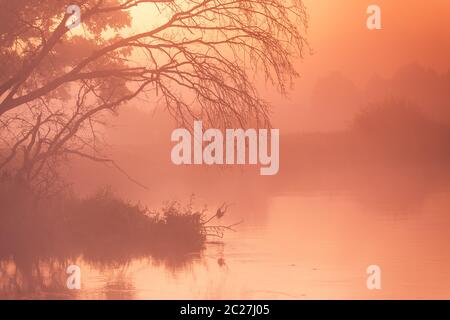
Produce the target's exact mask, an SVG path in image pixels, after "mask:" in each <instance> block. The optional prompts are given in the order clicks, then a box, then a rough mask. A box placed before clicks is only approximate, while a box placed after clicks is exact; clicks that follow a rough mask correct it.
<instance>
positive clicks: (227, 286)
mask: <svg viewBox="0 0 450 320" xmlns="http://www.w3.org/2000/svg"><path fill="white" fill-rule="evenodd" d="M449 196H450V193H447V192H442V193H434V194H430V195H428V196H427V197H426V199H425V200H423V201H421V202H420V204H415V205H414V206H412V207H411V208H406V209H405V208H398V207H399V206H398V205H397V204H395V203H393V202H392V201H391V202H389V201H388V202H380V203H373V202H372V203H370V205H368V204H367V201H359V200H356V199H355V198H354V197H352V196H350V195H345V194H342V193H340V194H339V193H336V194H333V193H328V194H327V195H321V196H317V195H305V194H289V195H278V196H272V197H270V198H269V199H268V201H267V210H266V213H265V215H264V218H263V219H261V218H258V219H252V218H248V219H245V218H244V219H245V220H244V223H243V224H241V225H240V226H239V227H237V232H236V233H233V232H231V233H228V234H227V235H226V237H225V239H223V240H221V241H217V242H216V241H211V242H209V243H208V244H207V247H206V249H205V251H204V252H202V254H201V256H199V257H194V258H193V260H192V261H191V262H190V263H188V264H186V265H185V266H179V267H168V266H167V265H166V264H163V263H155V262H154V261H152V260H151V259H150V258H149V259H145V260H135V261H132V262H131V263H129V264H127V265H125V266H124V265H121V266H117V267H111V266H110V267H101V268H100V267H98V268H97V267H94V266H90V265H89V264H86V263H84V262H83V261H82V259H79V260H78V261H76V263H78V264H79V265H80V266H81V269H82V289H81V290H80V291H78V292H76V293H74V292H69V291H68V290H64V289H55V290H53V291H49V292H41V293H40V296H41V297H57V298H82V299H84V298H95V299H96V298H100V299H104V298H114V299H209V298H211V299H241V298H242V299H316V298H321V299H323V298H325V299H347V298H437V299H440V298H447V299H448V298H450V250H448V248H447V247H448V245H449V244H450V214H449V209H450V197H449ZM240 217H244V214H243V213H242V212H240V208H239V207H238V206H236V208H235V209H234V213H233V216H231V217H229V219H230V221H231V220H233V219H234V220H235V219H239V218H240ZM235 221H236V220H235ZM212 240H214V239H212ZM373 264H376V265H379V266H380V267H381V270H382V290H379V291H369V290H368V289H367V288H366V277H367V275H366V268H367V267H368V266H369V265H373ZM33 296H36V295H31V294H27V293H26V292H24V293H23V295H22V297H33Z"/></svg>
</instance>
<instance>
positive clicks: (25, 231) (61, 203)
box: [0, 178, 207, 263]
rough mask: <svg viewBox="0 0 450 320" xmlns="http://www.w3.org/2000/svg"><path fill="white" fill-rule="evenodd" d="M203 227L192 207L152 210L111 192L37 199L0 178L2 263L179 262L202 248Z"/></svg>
mask: <svg viewBox="0 0 450 320" xmlns="http://www.w3.org/2000/svg"><path fill="white" fill-rule="evenodd" d="M206 229H207V227H206V226H205V225H204V217H203V214H202V213H200V212H194V210H193V209H192V207H191V206H187V207H186V208H183V207H181V206H180V205H178V204H176V203H172V204H169V205H166V206H165V207H164V208H163V209H161V210H159V211H150V210H148V209H146V208H144V207H142V206H140V205H135V204H131V203H128V202H125V201H123V200H121V199H119V198H118V197H116V196H115V195H114V194H113V193H111V192H109V191H101V192H98V193H97V194H95V195H94V196H91V197H88V198H85V199H79V198H77V197H74V196H69V195H64V196H63V195H59V196H58V197H49V198H38V197H36V195H35V194H34V193H33V192H32V190H31V189H29V188H27V187H26V186H24V185H22V184H20V183H17V182H14V181H11V180H10V179H7V178H2V179H1V180H0V259H10V258H13V259H16V260H17V259H27V260H28V259H29V260H34V258H36V259H42V258H45V257H52V258H53V257H56V258H61V259H67V258H71V257H78V256H81V255H82V256H83V258H84V259H86V260H89V261H91V262H98V263H114V262H119V263H120V262H125V261H128V260H129V259H131V258H135V257H140V256H148V255H151V256H153V257H155V258H161V259H165V258H168V259H170V258H173V259H174V260H179V259H181V258H180V257H184V256H187V255H189V254H190V253H192V252H198V251H199V250H201V249H202V248H203V245H204V242H205V239H206Z"/></svg>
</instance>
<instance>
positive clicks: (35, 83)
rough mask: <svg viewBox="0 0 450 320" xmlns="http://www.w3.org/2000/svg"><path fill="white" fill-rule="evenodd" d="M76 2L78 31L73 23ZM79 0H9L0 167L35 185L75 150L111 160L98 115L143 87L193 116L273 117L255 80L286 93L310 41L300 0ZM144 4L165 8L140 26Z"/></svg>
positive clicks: (2, 24)
mask: <svg viewBox="0 0 450 320" xmlns="http://www.w3.org/2000/svg"><path fill="white" fill-rule="evenodd" d="M73 2H74V3H76V4H77V5H78V6H79V7H80V8H81V22H82V25H81V31H80V30H79V31H72V30H69V29H68V28H67V27H66V24H67V21H68V19H69V18H70V14H67V13H66V7H67V6H68V5H69V4H72V3H73ZM73 2H72V1H61V0H46V1H42V0H15V1H6V0H0V9H1V11H0V61H1V62H2V63H1V65H0V170H3V171H4V170H6V169H9V170H10V171H11V172H14V174H15V175H16V176H18V177H20V178H21V179H24V180H26V181H30V182H31V181H33V183H35V184H36V185H49V183H51V182H52V181H53V179H56V177H57V176H56V172H57V171H56V170H55V168H56V167H57V164H58V163H59V162H60V161H61V160H62V159H65V158H66V157H68V156H70V155H78V156H82V157H86V158H89V159H92V160H96V161H104V162H109V163H113V164H114V162H113V161H112V160H110V159H107V158H105V157H103V156H101V153H100V146H101V144H102V141H101V140H102V138H101V136H100V135H99V130H98V126H99V125H102V124H103V121H105V118H104V116H105V114H106V113H108V112H113V113H115V112H117V109H118V107H119V106H121V105H123V104H126V103H127V102H129V101H130V100H132V99H133V98H135V97H137V96H140V97H146V98H147V99H148V100H149V101H151V102H155V100H157V101H158V102H159V103H163V104H164V106H165V107H166V108H167V110H168V112H169V113H170V114H171V115H172V116H173V117H174V118H175V119H176V120H177V121H178V123H179V124H180V125H184V126H190V125H191V124H192V121H193V120H194V119H202V120H203V121H205V123H206V124H208V125H217V126H221V127H224V126H230V125H233V124H239V125H240V126H243V127H245V126H248V125H249V124H250V123H256V124H257V125H264V126H267V125H269V105H268V104H267V103H266V102H265V101H264V100H263V99H261V97H260V95H259V94H258V92H257V89H256V85H255V83H256V80H255V79H257V78H260V77H264V78H265V80H266V81H267V82H270V83H271V84H272V85H274V86H275V87H276V88H277V89H278V90H279V91H280V92H282V93H285V92H286V90H287V88H288V86H289V85H290V84H291V83H292V80H293V78H294V77H296V76H297V72H296V70H295V68H294V65H293V61H294V58H296V57H302V54H303V51H304V48H305V47H306V46H307V43H306V40H305V38H304V33H305V31H306V27H307V14H306V10H305V7H304V5H303V3H302V1H301V0H286V1H283V0H174V1H167V0H160V1H157V0H84V1H81V0H80V1H73ZM138 6H144V9H145V10H155V11H157V12H158V13H159V14H160V16H161V17H160V18H159V19H158V23H155V25H154V27H152V28H150V29H149V30H145V31H143V32H133V30H134V29H133V28H132V16H131V15H130V12H129V10H130V9H132V8H135V7H138ZM155 97H156V99H155Z"/></svg>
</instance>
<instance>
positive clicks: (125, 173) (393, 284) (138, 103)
mask: <svg viewBox="0 0 450 320" xmlns="http://www.w3.org/2000/svg"><path fill="white" fill-rule="evenodd" d="M305 2H306V4H307V7H308V10H309V11H308V13H309V14H310V15H311V26H310V27H311V29H310V31H309V40H310V45H311V48H310V49H311V53H312V54H308V55H306V57H305V59H304V61H295V67H297V68H298V69H299V72H300V75H301V77H300V78H299V79H295V80H294V83H293V87H292V90H291V91H289V95H288V96H287V97H285V96H281V95H280V94H278V93H275V92H274V91H275V90H272V89H271V88H268V85H267V83H263V81H261V80H262V78H263V77H261V79H260V78H259V70H254V71H255V75H254V79H252V81H254V82H255V83H256V86H257V87H258V89H259V90H260V91H261V95H262V96H263V97H264V98H265V99H267V100H268V102H270V104H271V105H272V106H273V110H272V111H273V112H272V113H271V121H272V126H273V128H276V129H279V130H280V160H279V172H278V174H276V175H274V176H261V175H260V172H259V168H260V166H259V165H257V166H252V165H242V166H238V165H234V166H230V165H223V166H220V165H219V166H207V165H201V166H183V165H181V166H176V165H174V164H173V163H172V161H171V150H172V148H173V146H174V143H173V142H172V141H171V138H170V137H171V133H172V132H173V130H174V129H176V128H178V127H179V122H178V123H177V122H176V121H173V118H172V117H171V116H170V115H169V114H168V112H167V111H168V110H167V108H166V107H167V106H164V103H161V101H160V100H159V99H158V98H159V96H158V94H157V93H155V92H153V91H151V90H149V91H151V93H150V94H149V95H148V96H146V97H145V98H139V99H135V100H132V101H130V102H129V103H127V104H126V105H124V106H122V107H121V109H120V112H118V114H114V115H111V114H108V115H105V116H104V118H102V120H104V122H105V123H106V124H107V125H104V126H103V125H102V126H101V127H100V129H99V131H100V132H99V136H101V137H102V139H104V141H101V142H102V143H99V145H101V146H100V147H99V148H100V149H101V151H102V152H103V151H104V152H105V154H107V155H108V156H109V157H110V158H111V159H114V162H115V165H113V164H112V163H110V162H98V161H97V162H95V161H94V162H93V161H90V160H89V159H78V158H77V159H74V158H70V157H69V158H68V159H67V162H64V165H63V166H62V168H61V176H62V177H63V179H64V180H63V181H65V182H67V186H65V188H66V190H71V192H72V191H73V193H74V194H75V195H76V197H80V198H81V199H84V197H87V199H90V198H89V197H90V196H92V195H93V194H96V193H97V192H98V191H99V190H104V189H105V188H106V189H107V190H111V192H112V193H114V195H117V197H118V198H119V199H124V201H125V202H124V203H122V202H120V201H117V202H114V201H115V200H113V201H112V202H108V203H107V204H108V205H104V203H102V202H99V203H100V204H99V203H97V202H95V198H94V200H93V201H94V202H95V203H96V204H97V205H98V206H94V207H93V209H92V208H91V207H88V206H87V207H84V206H83V202H82V200H79V199H78V198H77V200H75V206H74V208H75V209H71V210H74V212H71V213H72V215H69V218H73V217H75V218H78V215H77V214H78V213H81V214H80V216H81V217H80V219H79V220H77V219H75V220H70V223H68V224H69V227H72V225H71V223H72V222H73V221H75V222H78V223H79V225H82V226H84V225H94V226H95V227H92V229H89V228H87V229H88V230H87V232H86V233H81V236H80V237H78V236H79V234H78V233H77V232H79V231H80V230H78V229H77V228H75V232H73V234H71V235H70V241H73V240H74V239H75V240H76V239H78V238H82V239H81V240H80V241H81V242H83V241H84V242H83V244H84V246H80V247H78V246H74V245H73V243H70V241H68V242H65V241H61V242H58V241H53V240H52V239H65V236H66V235H65V234H64V232H63V231H62V230H65V229H63V228H62V226H63V223H61V222H58V223H61V225H59V224H58V223H56V222H54V221H53V220H52V219H53V217H52V216H51V210H54V208H53V209H50V208H49V209H48V213H49V214H48V215H46V214H45V213H46V208H44V209H43V208H42V207H39V208H38V207H37V206H36V207H33V206H32V205H31V206H30V207H29V208H27V207H25V209H24V208H21V209H22V212H26V213H27V214H30V217H32V218H30V219H24V220H25V222H24V223H23V225H22V226H21V228H18V227H17V226H16V225H15V224H14V222H15V220H14V219H13V218H11V215H9V214H5V212H6V211H5V210H8V209H9V207H8V203H10V202H14V201H12V199H9V197H8V194H14V195H17V197H19V199H17V201H15V202H17V203H19V204H21V203H27V200H28V198H25V197H23V198H20V197H21V195H22V194H24V193H20V192H19V191H18V192H17V193H15V190H6V191H9V193H8V192H6V191H5V190H3V189H2V188H4V186H3V185H2V179H3V178H4V177H3V175H0V222H1V224H0V230H2V231H4V230H7V231H8V233H6V232H4V233H3V234H2V232H0V299H14V298H20V299H24V298H25V299H29V298H39V299H46V298H52V299H427V298H432V299H450V291H449V290H448V289H449V288H450V268H449V264H450V251H449V250H448V248H447V247H448V244H449V243H450V233H449V232H448V230H449V228H450V214H449V212H450V170H449V168H450V140H449V138H450V90H449V88H450V69H449V65H448V57H449V56H450V42H448V38H449V34H448V28H444V27H445V26H446V23H447V20H448V19H447V16H448V15H447V16H446V15H445V13H447V12H449V13H450V5H449V4H448V3H447V2H444V1H440V2H439V1H436V4H435V5H434V6H431V5H430V6H427V7H426V8H425V7H424V6H423V5H422V4H420V3H417V4H415V3H412V4H410V7H408V8H406V9H405V8H404V4H400V2H398V3H394V2H392V1H387V0H379V4H380V5H381V6H382V7H383V26H384V27H383V30H382V31H380V32H379V33H376V32H372V33H368V31H367V29H366V27H365V24H364V19H362V18H364V13H365V9H366V8H365V4H364V5H361V4H357V3H356V2H355V1H354V2H355V3H354V4H353V5H343V4H342V3H341V2H340V1H320V2H319V1H312V0H311V1H310V0H308V1H305ZM133 10H135V9H133ZM436 12H438V13H440V14H439V15H437V14H436ZM153 15H154V16H156V14H153ZM132 18H133V19H134V20H133V24H132V27H133V28H137V29H139V28H144V26H146V23H149V21H148V16H147V12H146V11H145V10H136V11H132ZM154 18H155V20H156V17H154ZM417 21H420V22H421V26H420V27H418V26H417V25H416V24H415V23H416V22H417ZM144 29H145V28H144ZM419 38H420V39H421V41H418V40H417V39H419ZM133 58H136V59H137V58H139V59H142V57H141V56H136V57H134V56H133ZM152 90H154V91H156V92H157V89H155V88H152ZM183 90H184V89H181V90H180V92H183ZM149 97H150V98H149ZM58 102H59V101H58ZM236 107H239V106H236ZM103 142H104V143H103ZM0 152H2V150H1V149H0ZM6 176H7V175H5V177H6ZM22 191H23V190H22ZM2 192H3V193H2ZM108 192H109V191H108ZM4 194H6V196H5V195H4ZM108 194H109V193H108ZM60 200H61V199H59V198H57V200H56V201H55V208H63V207H64V206H65V205H64V204H61V203H62V202H63V201H62V200H61V201H60ZM109 200H110V199H109V198H108V199H107V201H109ZM8 201H9V202H8ZM89 201H90V200H89ZM190 201H192V204H193V208H190V209H192V210H191V211H192V212H194V215H193V221H188V222H189V223H190V226H192V225H193V226H194V227H195V228H197V229H196V230H194V231H198V227H199V225H200V226H203V225H202V224H199V221H200V220H201V219H199V217H200V215H197V213H198V212H202V210H203V209H204V208H205V207H206V208H207V210H206V211H205V217H206V219H208V217H211V216H214V214H215V213H216V212H220V211H216V210H217V209H218V208H220V207H221V206H226V207H227V210H226V213H225V215H224V216H223V218H222V217H221V215H220V219H219V220H218V221H216V220H214V221H213V222H212V223H213V225H212V227H216V226H217V225H218V226H222V227H223V226H225V227H226V226H230V225H232V226H233V228H232V230H231V229H230V230H228V228H225V232H224V234H223V237H218V236H217V235H221V232H217V233H214V234H213V235H211V234H208V235H207V236H206V238H205V239H206V240H205V242H204V243H203V242H202V241H201V240H203V239H197V238H196V237H195V235H194V236H192V234H188V235H186V234H182V232H181V231H183V230H184V229H183V227H184V226H183V225H182V224H180V223H179V222H178V221H175V223H174V225H175V227H174V229H170V228H168V230H169V232H168V235H167V234H166V237H163V238H158V239H159V241H153V240H158V239H156V236H155V237H154V239H153V238H152V239H150V240H148V239H144V237H141V236H142V234H146V231H147V229H145V228H144V227H143V228H140V227H141V222H142V224H143V225H145V222H144V221H147V220H140V218H141V217H140V216H139V217H140V218H139V219H137V220H133V218H135V217H136V212H138V213H140V212H141V211H140V210H141V208H151V209H152V210H156V209H159V208H162V207H164V206H165V205H166V204H167V203H169V204H170V203H173V202H179V203H180V204H181V205H186V204H189V203H190ZM111 203H112V204H111ZM135 204H136V205H135ZM4 208H6V209H4ZM30 208H31V209H30ZM77 208H78V209H77ZM80 208H81V209H80ZM86 208H87V209H86ZM114 208H119V209H117V210H114ZM88 209H89V210H88ZM100 209H101V210H100ZM122 209H123V211H122ZM190 209H189V210H190ZM2 210H3V211H2ZM23 210H24V211H23ZM34 210H35V211H36V212H35V211H34ZM96 210H98V211H99V212H100V214H99V215H95V213H96V212H97V211H96ZM128 210H129V211H128ZM191 211H189V212H191ZM38 212H39V213H40V214H42V212H44V214H43V215H42V216H38V217H36V216H35V215H34V213H38ZM123 212H125V213H123ZM143 212H144V211H143ZM145 212H146V213H147V211H145ZM161 212H163V211H161ZM91 214H92V216H91ZM24 216H25V214H24ZM156 216H158V215H156ZM175 216H177V214H175ZM27 217H28V216H27ZM40 219H43V220H40ZM83 219H84V220H83ZM115 219H117V220H115ZM189 219H190V218H189V217H188V220H189ZM195 219H198V221H197V220H195ZM175 220H176V219H175ZM155 221H156V222H155V224H157V225H158V224H160V223H161V221H159V220H158V219H155ZM39 222H40V224H44V226H43V228H42V230H40V233H39V232H38V230H37V229H38V228H35V226H36V225H38V224H39ZM43 222H45V223H43ZM64 226H65V225H64ZM77 226H78V225H77ZM136 226H137V227H139V228H138V230H140V231H141V233H139V234H137V235H136V234H134V229H133V227H136ZM66 227H67V226H66ZM128 227H129V229H127V228H128ZM145 227H147V226H145ZM151 227H152V226H150V227H149V228H151ZM172 227H173V225H172ZM122 228H124V229H125V232H123V233H122ZM16 229H17V230H16ZM68 230H72V229H70V228H68ZM98 230H100V231H105V233H104V234H100V235H99V234H97V233H96V232H97V231H98ZM130 230H131V231H130ZM152 230H153V229H152ZM165 230H166V229H165ZM174 230H175V231H174ZM58 231H59V232H58ZM72 231H73V230H72ZM82 231H83V230H82ZM179 231H180V232H179ZM221 231H222V229H221ZM188 233H189V232H188ZM18 234H19V235H20V236H21V237H19V236H18V237H17V239H19V240H18V241H17V242H15V243H10V241H12V240H11V239H12V238H14V236H16V235H18ZM180 234H182V236H180ZM41 235H42V237H41ZM55 235H56V236H59V238H58V237H56V238H52V237H53V236H55ZM105 235H106V236H105ZM202 235H203V234H202ZM189 236H191V238H189ZM77 237H78V238H77ZM108 237H110V238H108ZM185 237H186V238H185ZM36 238H38V240H39V241H35V242H33V241H31V242H32V243H31V245H30V243H28V242H27V241H26V239H36ZM129 238H130V239H131V238H132V241H131V242H130V243H131V244H133V246H132V248H131V249H132V250H131V249H130V247H129V246H127V244H129V243H126V244H123V246H122V245H121V244H122V243H125V242H126V241H125V240H128V239H129ZM14 239H16V238H14ZM161 239H163V240H161ZM180 239H182V240H181V241H180V242H178V244H179V243H182V245H178V246H177V242H176V241H172V240H180ZM186 239H188V240H191V241H185V240H186ZM144 240H146V241H147V242H145V241H144ZM41 242H42V243H44V244H48V242H50V249H48V248H47V247H45V246H44V245H43V246H42V247H41ZM75 242H76V241H75ZM97 242H98V243H97ZM174 243H175V245H174ZM30 248H32V250H31V249H30ZM43 248H44V249H43ZM80 248H81V249H80ZM47 249H48V250H47ZM71 264H75V265H78V266H80V268H81V270H82V273H81V282H82V286H81V290H68V289H67V283H66V280H67V273H66V268H67V266H68V265H71ZM370 265H377V266H379V267H380V268H381V271H382V290H373V291H371V290H368V289H367V286H366V280H367V276H368V275H367V272H366V270H367V267H368V266H370Z"/></svg>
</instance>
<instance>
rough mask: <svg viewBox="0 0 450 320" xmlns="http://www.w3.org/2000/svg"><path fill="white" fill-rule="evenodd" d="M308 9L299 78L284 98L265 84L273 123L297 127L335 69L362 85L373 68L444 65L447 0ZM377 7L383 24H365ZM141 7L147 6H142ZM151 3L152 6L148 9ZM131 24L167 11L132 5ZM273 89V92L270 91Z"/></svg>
mask: <svg viewBox="0 0 450 320" xmlns="http://www.w3.org/2000/svg"><path fill="white" fill-rule="evenodd" d="M304 3H305V4H306V6H307V8H308V12H309V15H310V21H309V24H310V28H309V32H308V35H307V37H308V40H309V42H310V45H311V49H312V50H313V52H314V53H313V54H312V55H308V54H307V55H306V57H305V59H304V60H303V61H299V62H298V63H297V65H298V71H299V72H300V74H301V78H300V79H298V80H297V81H296V83H295V86H294V88H293V91H292V92H291V93H290V95H289V97H288V98H287V99H285V98H283V97H280V96H279V95H277V94H276V93H273V91H272V90H271V88H265V89H264V90H262V92H264V93H266V98H267V99H269V100H270V101H271V103H272V104H273V106H274V109H273V110H274V113H273V120H274V121H273V123H274V124H275V125H276V126H279V127H280V128H282V129H284V130H285V131H292V130H301V129H302V128H299V126H300V127H301V125H299V123H298V121H297V120H298V119H297V118H298V117H303V115H304V114H305V112H306V113H308V112H309V111H308V108H311V101H310V100H311V92H312V90H313V88H314V86H315V85H316V83H317V80H318V79H320V78H322V77H326V76H328V75H329V74H330V73H332V72H334V71H339V72H340V73H342V75H343V76H344V77H346V78H348V79H350V80H351V81H353V82H354V83H355V85H357V86H364V85H365V84H366V82H367V81H368V79H370V78H371V77H372V76H373V75H374V74H378V75H381V76H384V77H390V76H392V75H393V74H394V73H395V72H396V71H397V70H398V69H399V68H401V67H403V66H405V65H408V64H411V63H418V64H420V65H422V66H424V67H426V68H428V67H431V68H433V69H435V70H436V71H438V72H447V71H448V70H449V67H450V64H449V57H450V22H449V18H450V1H448V0H430V1H427V2H426V5H425V4H424V2H423V1H421V0H410V1H401V0H374V1H369V0H342V1H341V0H320V1H318V0H304ZM371 4H377V5H379V6H380V7H381V10H382V27H383V29H382V30H374V31H369V30H368V29H367V27H366V20H367V14H366V10H367V7H368V6H369V5H371ZM146 7H147V8H148V9H146ZM150 8H152V9H150ZM133 16H134V19H135V20H134V22H133V28H134V29H136V30H140V31H143V30H145V29H147V28H149V27H150V26H151V25H155V24H159V23H161V22H162V20H165V19H166V17H165V16H164V14H163V15H161V14H160V13H158V12H155V11H154V9H153V6H152V5H149V6H146V5H144V6H140V7H139V8H136V9H135V10H133ZM271 92H272V93H271Z"/></svg>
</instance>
